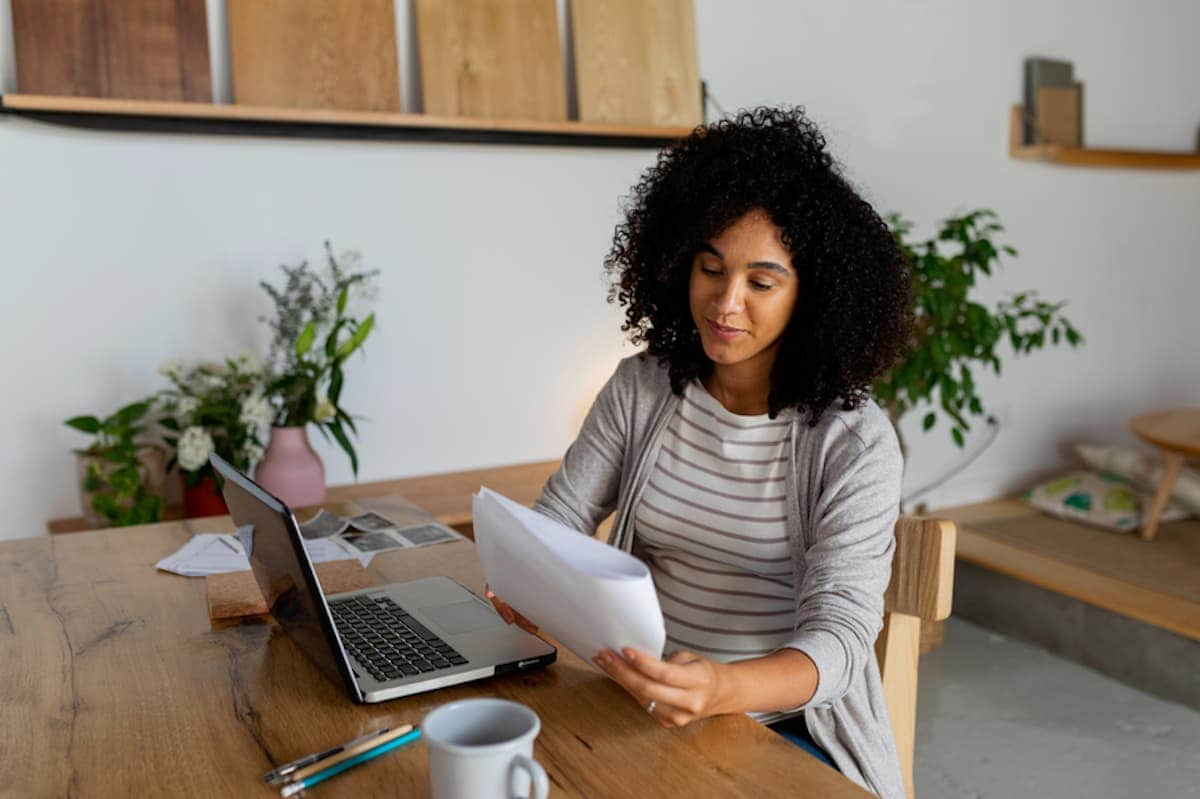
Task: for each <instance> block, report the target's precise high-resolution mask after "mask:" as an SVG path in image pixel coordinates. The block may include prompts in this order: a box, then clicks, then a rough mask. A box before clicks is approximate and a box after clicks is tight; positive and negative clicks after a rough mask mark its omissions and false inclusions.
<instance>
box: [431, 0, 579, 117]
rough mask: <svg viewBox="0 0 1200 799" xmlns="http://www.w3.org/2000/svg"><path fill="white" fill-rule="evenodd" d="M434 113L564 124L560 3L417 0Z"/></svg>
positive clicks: (564, 76) (535, 0)
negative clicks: (558, 6)
mask: <svg viewBox="0 0 1200 799" xmlns="http://www.w3.org/2000/svg"><path fill="white" fill-rule="evenodd" d="M415 2H416V10H417V36H418V41H419V47H420V63H421V93H422V95H423V97H424V105H425V108H424V111H425V113H427V114H439V115H445V116H466V117H489V118H493V119H524V120H543V121H563V120H566V118H567V91H566V75H565V73H564V71H563V58H562V47H561V46H560V45H559V32H558V11H557V8H556V4H555V0H415Z"/></svg>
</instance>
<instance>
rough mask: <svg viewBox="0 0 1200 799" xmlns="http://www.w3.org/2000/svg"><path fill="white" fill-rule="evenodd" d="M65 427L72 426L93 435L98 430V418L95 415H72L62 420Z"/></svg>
mask: <svg viewBox="0 0 1200 799" xmlns="http://www.w3.org/2000/svg"><path fill="white" fill-rule="evenodd" d="M64 424H65V425H67V427H74V428H75V429H76V430H78V431H80V432H81V433H91V434H92V435H95V434H96V433H99V432H100V420H99V419H97V418H96V417H95V416H74V417H72V418H70V419H68V420H67V421H66V422H64Z"/></svg>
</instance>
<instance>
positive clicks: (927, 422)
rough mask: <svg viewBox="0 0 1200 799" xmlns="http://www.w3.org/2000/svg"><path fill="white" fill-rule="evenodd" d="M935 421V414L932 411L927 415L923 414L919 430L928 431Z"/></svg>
mask: <svg viewBox="0 0 1200 799" xmlns="http://www.w3.org/2000/svg"><path fill="white" fill-rule="evenodd" d="M936 421H937V414H936V413H934V412H933V411H930V412H929V413H927V414H925V418H924V419H923V420H922V421H921V429H922V430H929V429H930V428H932V427H933V425H934V423H935V422H936Z"/></svg>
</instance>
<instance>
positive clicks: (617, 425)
mask: <svg viewBox="0 0 1200 799" xmlns="http://www.w3.org/2000/svg"><path fill="white" fill-rule="evenodd" d="M628 363H629V362H628V361H626V362H623V363H622V365H621V366H619V367H618V368H617V370H616V372H614V373H613V375H612V377H610V378H609V379H608V382H607V383H605V384H604V387H603V388H602V389H600V393H599V394H598V395H597V396H596V401H595V402H594V403H592V408H591V410H590V411H588V415H587V418H586V419H584V422H583V427H582V428H581V429H580V431H579V435H578V437H576V439H575V441H574V442H573V443H572V444H571V446H570V447H568V448H567V451H566V454H565V455H563V460H562V463H561V464H559V467H558V469H557V470H555V472H554V474H552V475H550V479H548V480H547V481H546V485H545V486H544V487H543V488H542V493H541V496H539V497H538V499H537V501H536V502H534V504H533V509H534V510H536V511H538V512H540V513H543V514H545V515H546V516H549V517H550V518H552V519H554V520H556V521H558V522H561V523H562V524H565V525H567V526H568V527H571V528H574V529H576V530H578V531H580V532H582V533H585V534H587V535H592V534H593V533H595V531H596V528H597V527H598V526H599V524H600V523H601V522H602V521H604V520H605V519H606V518H608V516H609V514H611V513H612V512H613V510H614V509H615V508H616V506H617V496H618V492H619V489H620V485H621V469H622V463H623V462H624V458H625V447H626V441H627V440H628V436H627V432H628V429H629V418H628V413H629V409H628V404H627V403H626V402H625V401H624V399H623V396H622V395H623V391H624V389H623V386H624V385H625V384H626V380H624V379H623V375H622V369H626V368H628Z"/></svg>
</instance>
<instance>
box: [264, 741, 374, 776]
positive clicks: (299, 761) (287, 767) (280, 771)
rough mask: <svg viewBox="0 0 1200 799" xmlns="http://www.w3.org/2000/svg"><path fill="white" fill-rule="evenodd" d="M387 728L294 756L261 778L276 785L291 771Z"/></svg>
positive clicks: (334, 753)
mask: <svg viewBox="0 0 1200 799" xmlns="http://www.w3.org/2000/svg"><path fill="white" fill-rule="evenodd" d="M389 729H390V728H388V727H384V728H382V729H379V730H375V731H374V732H369V733H367V734H366V735H360V736H359V737H357V738H355V739H354V740H353V741H347V742H346V743H344V744H338V745H337V746H334V747H331V748H329V749H326V750H325V751H324V752H316V753H315V754H311V755H305V756H304V757H300V758H296V759H295V760H293V761H291V762H290V763H284V764H283V765H282V766H280V767H279V768H277V769H273V770H271V771H268V772H267V773H266V774H264V775H263V779H264V780H265V781H266V782H268V783H270V784H271V785H278V784H279V783H281V782H283V780H284V778H285V777H287V776H288V775H289V774H291V773H292V772H294V771H297V770H299V769H302V768H304V767H305V766H307V765H310V764H312V763H316V762H317V761H319V760H324V759H325V758H327V757H333V756H334V755H336V754H339V753H341V752H344V751H345V750H347V749H350V748H352V747H355V746H358V745H359V744H361V743H362V742H363V741H369V740H370V739H372V738H375V737H377V736H380V735H383V734H384V733H385V732H387V731H388V730H389Z"/></svg>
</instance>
